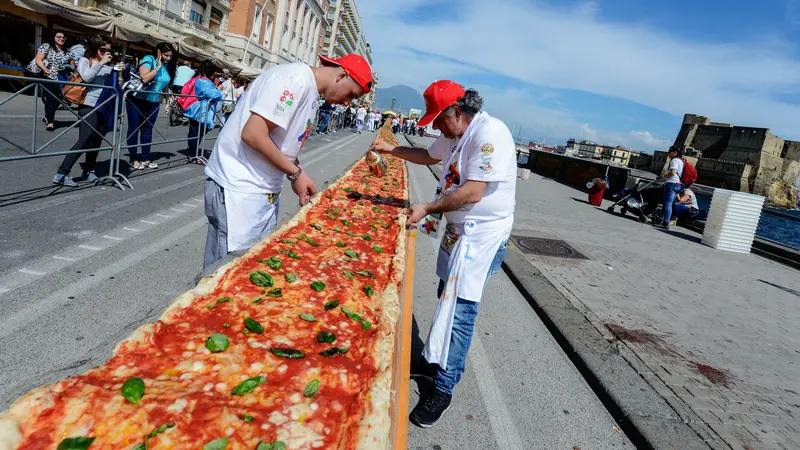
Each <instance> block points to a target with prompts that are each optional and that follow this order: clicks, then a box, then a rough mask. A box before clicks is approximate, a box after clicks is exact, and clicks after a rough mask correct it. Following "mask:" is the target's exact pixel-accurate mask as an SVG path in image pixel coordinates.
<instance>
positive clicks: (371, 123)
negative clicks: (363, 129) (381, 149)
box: [366, 111, 375, 131]
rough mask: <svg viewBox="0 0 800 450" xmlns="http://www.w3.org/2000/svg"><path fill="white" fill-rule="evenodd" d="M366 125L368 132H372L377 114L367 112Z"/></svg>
mask: <svg viewBox="0 0 800 450" xmlns="http://www.w3.org/2000/svg"><path fill="white" fill-rule="evenodd" d="M366 125H367V131H372V127H373V126H374V125H375V113H373V112H372V111H369V112H367V118H366Z"/></svg>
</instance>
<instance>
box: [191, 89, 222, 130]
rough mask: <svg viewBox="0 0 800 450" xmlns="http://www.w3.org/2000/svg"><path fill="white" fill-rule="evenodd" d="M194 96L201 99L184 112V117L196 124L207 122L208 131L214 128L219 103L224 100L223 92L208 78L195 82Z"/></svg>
mask: <svg viewBox="0 0 800 450" xmlns="http://www.w3.org/2000/svg"><path fill="white" fill-rule="evenodd" d="M193 94H194V95H196V96H198V97H200V98H201V100H198V101H196V102H194V103H192V104H191V105H189V107H188V108H186V111H184V112H183V116H184V117H188V118H189V119H191V120H194V121H196V122H201V121H202V122H205V125H206V127H208V129H209V130H210V129H212V128H214V122H215V118H216V116H215V115H214V111H216V110H217V102H218V101H219V100H221V99H222V92H220V90H219V89H217V87H216V86H214V83H213V82H212V81H211V80H209V79H208V78H205V77H201V78H198V79H197V81H195V82H194V93H193Z"/></svg>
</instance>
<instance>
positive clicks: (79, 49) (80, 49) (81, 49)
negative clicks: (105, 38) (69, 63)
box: [69, 37, 87, 63]
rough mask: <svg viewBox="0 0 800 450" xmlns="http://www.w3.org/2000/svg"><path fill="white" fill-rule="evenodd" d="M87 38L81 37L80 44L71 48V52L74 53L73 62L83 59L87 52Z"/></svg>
mask: <svg viewBox="0 0 800 450" xmlns="http://www.w3.org/2000/svg"><path fill="white" fill-rule="evenodd" d="M86 42H87V41H86V38H85V37H79V38H78V43H77V44H75V45H73V46H72V47H70V48H69V52H70V53H72V58H73V60H75V61H76V63H77V61H78V60H80V59H81V58H83V55H84V53H85V52H86Z"/></svg>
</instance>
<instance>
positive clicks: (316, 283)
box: [311, 281, 325, 292]
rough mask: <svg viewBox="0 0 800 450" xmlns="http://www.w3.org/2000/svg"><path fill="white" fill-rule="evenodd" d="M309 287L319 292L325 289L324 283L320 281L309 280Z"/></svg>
mask: <svg viewBox="0 0 800 450" xmlns="http://www.w3.org/2000/svg"><path fill="white" fill-rule="evenodd" d="M311 289H313V290H315V291H317V292H319V291H321V290H323V289H325V283H323V282H322V281H313V282H311Z"/></svg>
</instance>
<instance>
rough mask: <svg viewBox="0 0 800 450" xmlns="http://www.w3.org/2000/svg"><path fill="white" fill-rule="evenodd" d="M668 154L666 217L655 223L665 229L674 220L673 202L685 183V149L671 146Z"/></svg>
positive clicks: (665, 187)
mask: <svg viewBox="0 0 800 450" xmlns="http://www.w3.org/2000/svg"><path fill="white" fill-rule="evenodd" d="M667 156H669V158H670V162H669V168H668V169H667V173H666V175H664V178H666V180H667V182H666V183H664V217H663V220H662V221H661V223H654V224H653V225H654V226H656V227H659V228H664V229H669V222H670V220H672V202H674V201H675V196H676V195H677V194H678V193H679V192H681V191H683V184H681V176H682V175H683V166H684V164H683V150H682V149H680V148H678V147H676V146H674V145H673V146H672V147H670V148H669V151H668V152H667Z"/></svg>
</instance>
